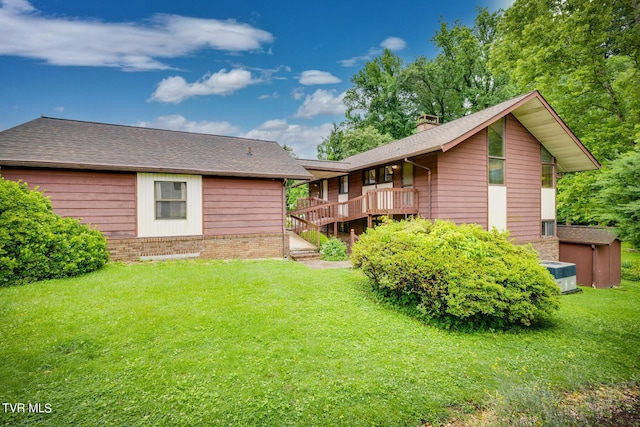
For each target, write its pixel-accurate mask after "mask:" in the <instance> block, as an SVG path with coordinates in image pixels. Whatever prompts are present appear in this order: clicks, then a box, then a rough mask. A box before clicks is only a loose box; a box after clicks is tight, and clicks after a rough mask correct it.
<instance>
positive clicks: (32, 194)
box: [0, 178, 109, 286]
mask: <svg viewBox="0 0 640 427" xmlns="http://www.w3.org/2000/svg"><path fill="white" fill-rule="evenodd" d="M108 258H109V256H108V252H107V242H106V240H105V238H104V237H103V236H102V234H101V233H100V232H99V231H98V230H93V229H90V228H88V227H87V226H85V225H82V224H80V222H79V221H78V220H76V219H72V218H61V217H60V216H58V215H56V214H55V213H54V212H53V210H52V208H51V202H50V201H49V200H48V199H47V198H45V197H44V196H43V195H42V194H41V193H39V192H38V191H35V190H30V189H29V187H28V186H27V184H23V183H20V184H19V183H15V182H12V181H8V180H5V179H2V178H0V286H7V285H16V284H23V283H29V282H34V281H37V280H43V279H53V278H61V277H70V276H76V275H79V274H83V273H87V272H90V271H93V270H97V269H99V268H100V267H102V266H103V265H104V264H105V263H106V262H107V260H108Z"/></svg>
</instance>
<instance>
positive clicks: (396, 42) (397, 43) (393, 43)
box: [380, 37, 407, 50]
mask: <svg viewBox="0 0 640 427" xmlns="http://www.w3.org/2000/svg"><path fill="white" fill-rule="evenodd" d="M380 46H382V47H383V48H385V49H389V50H402V49H404V48H405V47H407V42H406V41H404V40H403V39H401V38H400V37H388V38H386V39H385V40H383V41H382V43H380Z"/></svg>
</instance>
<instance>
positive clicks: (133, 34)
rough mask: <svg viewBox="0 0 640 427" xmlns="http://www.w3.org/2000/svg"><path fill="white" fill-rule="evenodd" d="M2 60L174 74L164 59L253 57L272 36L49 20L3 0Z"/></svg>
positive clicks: (242, 27)
mask: <svg viewBox="0 0 640 427" xmlns="http://www.w3.org/2000/svg"><path fill="white" fill-rule="evenodd" d="M0 4H1V5H2V7H0V55H12V56H20V57H25V58H33V59H38V60H42V61H45V62H46V63H48V64H51V65H61V66H96V67H115V68H121V69H123V70H128V71H141V70H158V69H170V68H172V67H170V66H169V65H167V64H165V63H163V62H161V61H160V59H161V58H176V57H181V56H184V55H187V54H189V53H191V52H194V51H196V50H198V49H203V48H212V49H217V50H222V51H228V52H239V51H255V50H259V49H261V48H262V46H263V45H264V44H268V43H271V42H273V40H274V37H273V35H272V34H271V33H269V32H267V31H264V30H260V29H258V28H255V27H252V26H250V25H248V24H243V23H238V22H236V21H234V20H226V21H221V20H217V19H200V18H191V17H185V16H179V15H155V16H154V17H152V19H151V20H150V21H148V23H147V24H141V23H131V22H120V23H114V22H103V21H99V20H90V19H79V18H64V17H47V16H43V15H42V14H40V13H38V11H37V10H36V9H35V8H34V7H33V6H32V5H31V4H30V3H29V2H28V1H26V0H0Z"/></svg>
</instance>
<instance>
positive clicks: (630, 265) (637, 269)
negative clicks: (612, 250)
mask: <svg viewBox="0 0 640 427" xmlns="http://www.w3.org/2000/svg"><path fill="white" fill-rule="evenodd" d="M622 278H623V279H624V280H631V281H634V282H640V262H637V261H622Z"/></svg>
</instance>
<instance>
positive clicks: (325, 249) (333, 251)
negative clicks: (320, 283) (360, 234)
mask: <svg viewBox="0 0 640 427" xmlns="http://www.w3.org/2000/svg"><path fill="white" fill-rule="evenodd" d="M348 258H349V257H348V256H347V245H346V244H345V243H344V242H343V241H342V240H340V239H336V238H335V237H332V238H330V239H329V240H327V241H326V242H325V243H324V244H323V245H322V246H321V247H320V259H322V260H324V261H345V260H346V259H348Z"/></svg>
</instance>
